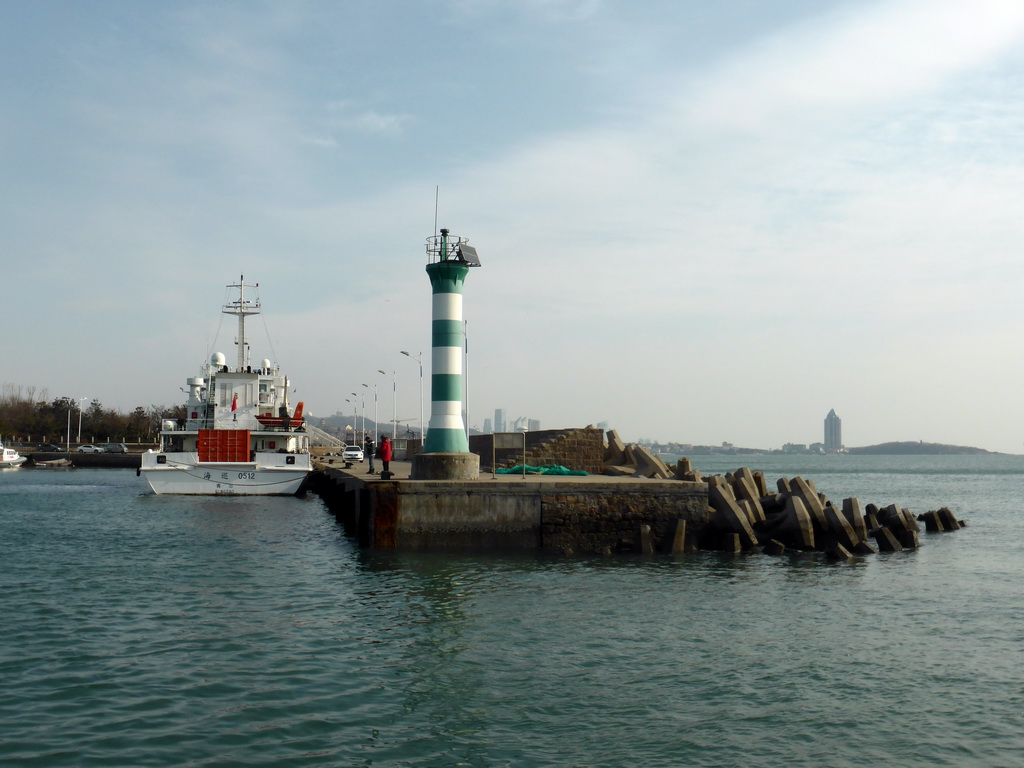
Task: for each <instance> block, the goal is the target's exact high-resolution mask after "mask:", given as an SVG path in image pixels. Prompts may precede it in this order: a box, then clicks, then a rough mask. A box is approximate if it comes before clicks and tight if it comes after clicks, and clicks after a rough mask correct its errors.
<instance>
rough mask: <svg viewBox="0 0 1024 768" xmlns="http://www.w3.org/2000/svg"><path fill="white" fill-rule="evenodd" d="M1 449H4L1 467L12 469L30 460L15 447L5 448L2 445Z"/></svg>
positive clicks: (0, 456) (0, 459)
mask: <svg viewBox="0 0 1024 768" xmlns="http://www.w3.org/2000/svg"><path fill="white" fill-rule="evenodd" d="M0 450H2V451H3V453H2V454H0V469H12V468H14V467H20V466H21V465H22V464H24V463H25V462H26V461H28V459H27V458H25V457H24V456H22V455H20V454H19V453H18V452H17V451H16V450H14V449H13V448H3V447H2V446H0Z"/></svg>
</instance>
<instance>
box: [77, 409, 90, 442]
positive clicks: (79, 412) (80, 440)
mask: <svg viewBox="0 0 1024 768" xmlns="http://www.w3.org/2000/svg"><path fill="white" fill-rule="evenodd" d="M88 399H89V398H88V397H80V398H78V443H79V445H81V443H82V403H83V402H84V401H86V400H88Z"/></svg>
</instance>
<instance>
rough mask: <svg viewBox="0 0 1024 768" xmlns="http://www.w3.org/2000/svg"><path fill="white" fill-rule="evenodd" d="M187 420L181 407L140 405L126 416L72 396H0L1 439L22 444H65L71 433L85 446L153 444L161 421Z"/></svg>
mask: <svg viewBox="0 0 1024 768" xmlns="http://www.w3.org/2000/svg"><path fill="white" fill-rule="evenodd" d="M184 416H185V406H184V405H178V406H172V407H167V406H163V405H150V406H148V407H144V406H141V405H140V406H138V407H136V408H135V409H134V410H133V411H131V412H130V413H127V414H126V413H122V412H121V411H117V410H114V409H112V408H104V407H103V404H102V403H101V402H100V401H99V400H95V399H94V400H91V401H90V402H89V403H88V404H87V405H86V404H85V403H81V402H80V401H79V400H78V399H76V398H73V397H55V398H53V399H50V396H49V393H48V391H47V390H46V389H41V390H37V389H36V388H35V387H24V388H23V387H21V386H16V385H13V384H4V385H3V389H2V391H0V435H3V436H4V439H5V440H10V441H20V442H37V443H42V442H53V443H63V442H64V441H65V440H66V439H67V435H68V432H69V430H70V434H71V440H72V441H73V442H77V441H78V440H77V439H78V429H79V427H78V425H79V419H81V425H82V426H81V430H82V441H83V442H92V441H97V442H108V441H109V442H125V443H129V442H131V443H147V442H155V441H156V439H157V433H158V432H159V431H160V420H161V419H162V418H168V419H171V418H181V417H184Z"/></svg>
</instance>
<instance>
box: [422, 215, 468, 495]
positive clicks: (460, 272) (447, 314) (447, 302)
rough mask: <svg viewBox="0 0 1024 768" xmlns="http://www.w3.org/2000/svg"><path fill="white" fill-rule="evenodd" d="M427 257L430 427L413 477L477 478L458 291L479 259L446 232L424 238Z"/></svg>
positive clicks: (463, 242) (464, 241) (456, 238)
mask: <svg viewBox="0 0 1024 768" xmlns="http://www.w3.org/2000/svg"><path fill="white" fill-rule="evenodd" d="M427 256H428V259H429V263H428V264H427V276H428V277H429V278H430V288H431V293H432V312H431V349H432V353H431V375H430V422H429V423H428V424H427V437H426V440H425V441H424V444H423V450H422V452H421V453H419V454H417V455H416V456H415V457H414V459H413V477H414V478H417V479H461V478H464V477H467V476H470V475H471V476H472V477H476V475H477V473H478V472H479V467H480V458H479V457H478V456H476V455H475V454H471V453H470V452H469V439H468V438H467V436H466V425H465V423H464V422H463V420H462V403H463V370H462V360H463V341H462V340H463V328H462V286H463V285H464V284H465V281H466V275H468V274H469V268H470V267H479V266H480V260H479V258H478V257H477V254H476V249H474V248H473V247H472V246H471V245H469V244H468V243H467V242H466V240H465V239H464V238H461V237H452V236H450V234H449V232H448V230H447V229H442V230H441V234H440V235H434V236H432V237H429V238H427ZM470 465H472V466H470Z"/></svg>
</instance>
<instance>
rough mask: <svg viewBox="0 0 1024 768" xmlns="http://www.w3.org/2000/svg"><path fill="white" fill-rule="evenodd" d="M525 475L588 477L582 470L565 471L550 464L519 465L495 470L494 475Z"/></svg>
mask: <svg viewBox="0 0 1024 768" xmlns="http://www.w3.org/2000/svg"><path fill="white" fill-rule="evenodd" d="M524 470H525V473H526V474H527V475H589V474H590V473H589V472H584V471H583V470H582V469H566V468H565V467H563V466H561V465H559V464H552V465H551V466H549V467H531V466H526V467H524V466H523V465H522V464H520V465H519V466H517V467H509V468H506V469H496V470H494V474H496V475H521V474H523V473H524Z"/></svg>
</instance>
